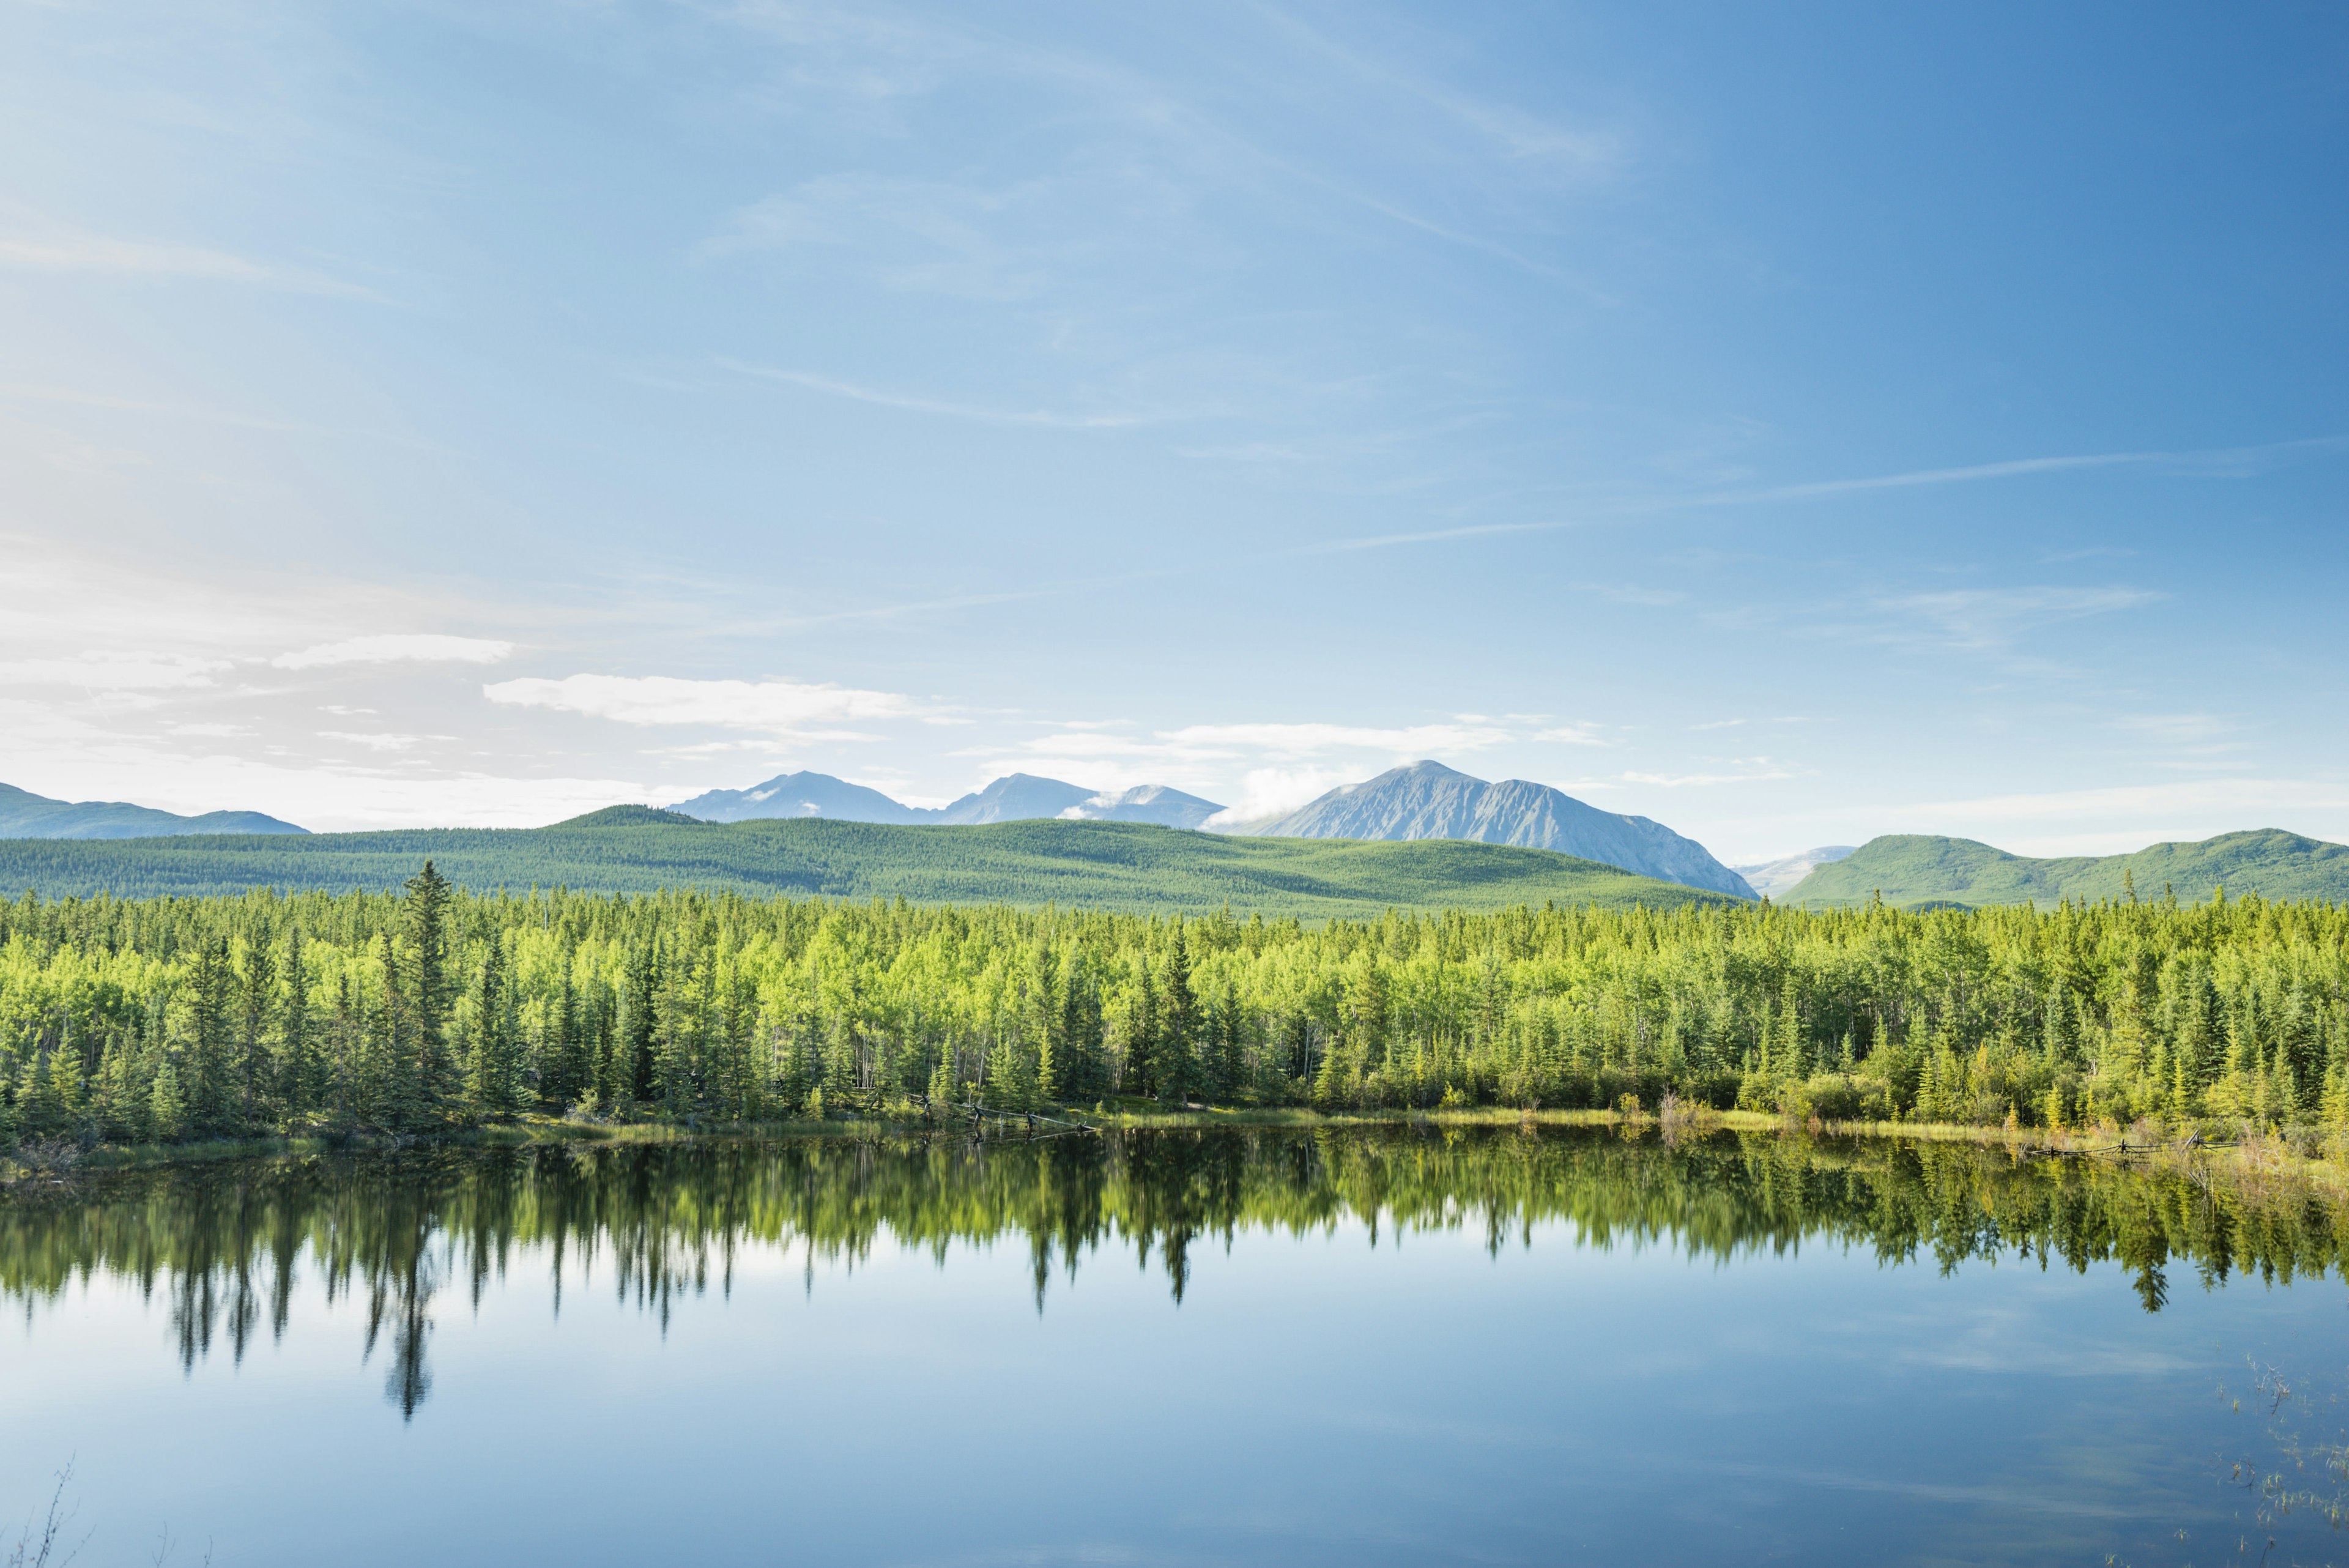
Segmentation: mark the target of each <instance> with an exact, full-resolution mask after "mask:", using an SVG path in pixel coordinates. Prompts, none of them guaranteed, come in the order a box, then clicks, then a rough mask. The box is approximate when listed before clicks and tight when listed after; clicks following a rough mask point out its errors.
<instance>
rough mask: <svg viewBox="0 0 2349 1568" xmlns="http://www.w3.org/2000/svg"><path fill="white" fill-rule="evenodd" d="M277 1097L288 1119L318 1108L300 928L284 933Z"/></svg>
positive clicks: (315, 1055) (314, 1042)
mask: <svg viewBox="0 0 2349 1568" xmlns="http://www.w3.org/2000/svg"><path fill="white" fill-rule="evenodd" d="M279 1038H280V1041H281V1044H280V1046H279V1051H280V1056H279V1062H278V1083H279V1089H278V1094H279V1097H280V1099H281V1101H282V1102H283V1104H284V1105H285V1110H286V1113H287V1114H288V1115H289V1116H307V1115H309V1114H310V1113H311V1112H312V1111H314V1110H316V1108H317V1106H318V1098H319V1091H320V1088H321V1084H320V1081H319V1079H320V1074H319V1063H318V1046H317V1039H316V1033H315V1030H314V1028H313V1025H312V1021H311V1018H310V975H309V971H308V969H307V968H306V967H305V963H304V961H303V952H302V928H301V927H299V926H295V927H293V928H291V929H288V930H287V931H286V933H285V1012H284V1016H283V1019H282V1022H281V1023H280V1026H279Z"/></svg>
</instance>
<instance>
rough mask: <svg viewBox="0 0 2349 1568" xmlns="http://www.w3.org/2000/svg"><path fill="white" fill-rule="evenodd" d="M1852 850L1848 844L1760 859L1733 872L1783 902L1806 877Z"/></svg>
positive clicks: (1736, 867)
mask: <svg viewBox="0 0 2349 1568" xmlns="http://www.w3.org/2000/svg"><path fill="white" fill-rule="evenodd" d="M1852 849H1853V846H1851V845H1848V844H1829V845H1824V846H1821V847H1819V848H1817V849H1806V850H1804V851H1802V853H1800V854H1798V855H1783V856H1780V857H1778V858H1777V859H1775V860H1757V861H1755V862H1754V863H1753V864H1752V865H1750V866H1733V867H1730V869H1731V870H1733V871H1735V872H1736V873H1737V874H1738V875H1739V876H1740V877H1744V878H1745V879H1746V880H1747V881H1748V882H1750V883H1752V884H1753V885H1754V891H1755V892H1757V893H1759V894H1761V895H1762V896H1763V897H1764V898H1776V899H1778V900H1780V901H1781V902H1783V901H1784V900H1785V897H1786V895H1787V894H1789V893H1791V892H1793V891H1794V890H1795V886H1796V885H1797V884H1798V883H1800V882H1801V881H1802V879H1803V878H1804V877H1807V876H1809V875H1810V874H1811V873H1812V872H1814V871H1816V870H1817V869H1818V868H1819V867H1822V866H1825V865H1826V864H1828V863H1829V862H1830V861H1836V860H1840V859H1842V858H1843V857H1845V856H1847V855H1849V854H1850V853H1851V852H1852Z"/></svg>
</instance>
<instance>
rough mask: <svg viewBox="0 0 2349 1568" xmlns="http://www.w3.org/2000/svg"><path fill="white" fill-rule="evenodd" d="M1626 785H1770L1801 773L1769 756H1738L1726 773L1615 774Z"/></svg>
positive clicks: (1661, 786)
mask: <svg viewBox="0 0 2349 1568" xmlns="http://www.w3.org/2000/svg"><path fill="white" fill-rule="evenodd" d="M1616 776H1617V777H1618V778H1619V779H1621V780H1622V781H1623V782H1624V783H1625V784H1653V785H1655V786H1656V787H1658V788H1659V789H1691V788H1702V787H1706V786H1709V785H1713V784H1767V783H1769V782H1771V781H1773V780H1775V779H1791V778H1795V777H1799V776H1800V775H1799V774H1797V773H1796V771H1795V769H1793V768H1790V767H1788V766H1786V765H1785V763H1779V762H1775V761H1773V760H1772V759H1771V758H1768V757H1739V758H1737V759H1735V761H1734V762H1733V763H1732V764H1731V766H1730V771H1728V772H1725V773H1700V774H1655V773H1632V772H1626V773H1622V774H1617V775H1616Z"/></svg>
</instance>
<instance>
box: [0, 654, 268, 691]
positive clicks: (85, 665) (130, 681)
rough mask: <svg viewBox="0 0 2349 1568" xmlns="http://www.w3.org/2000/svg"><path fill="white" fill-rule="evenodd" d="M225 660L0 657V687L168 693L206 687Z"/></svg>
mask: <svg viewBox="0 0 2349 1568" xmlns="http://www.w3.org/2000/svg"><path fill="white" fill-rule="evenodd" d="M227 668H229V661H228V660H227V659H198V658H194V657H191V656H190V655H186V654H159V653H129V652H124V653H84V654H79V655H76V656H74V657H70V658H65V659H0V685H9V686H74V687H79V688H80V689H81V690H83V691H186V690H188V689H189V688H191V687H202V686H210V685H212V676H213V675H214V674H215V673H217V672H218V671H220V670H226V669H227Z"/></svg>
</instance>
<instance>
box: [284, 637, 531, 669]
mask: <svg viewBox="0 0 2349 1568" xmlns="http://www.w3.org/2000/svg"><path fill="white" fill-rule="evenodd" d="M513 650H514V645H513V644H512V643H511V642H505V641H502V640H500V639H496V638H487V637H447V636H443V635H441V634H440V633H438V632H429V631H399V632H386V633H380V634H378V635H376V636H373V637H353V638H346V639H343V640H342V641H340V642H322V643H319V644H317V645H316V646H315V647H312V648H305V649H296V650H295V651H294V652H292V653H281V654H279V655H278V656H277V657H276V658H274V659H271V660H270V661H269V662H270V664H271V665H272V666H273V667H274V668H276V669H279V670H315V669H317V668H318V667H320V666H321V665H329V664H393V663H398V662H402V661H406V660H416V661H419V662H435V661H440V662H450V663H461V664H495V663H497V662H499V661H500V660H501V659H511V658H512V657H513Z"/></svg>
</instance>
